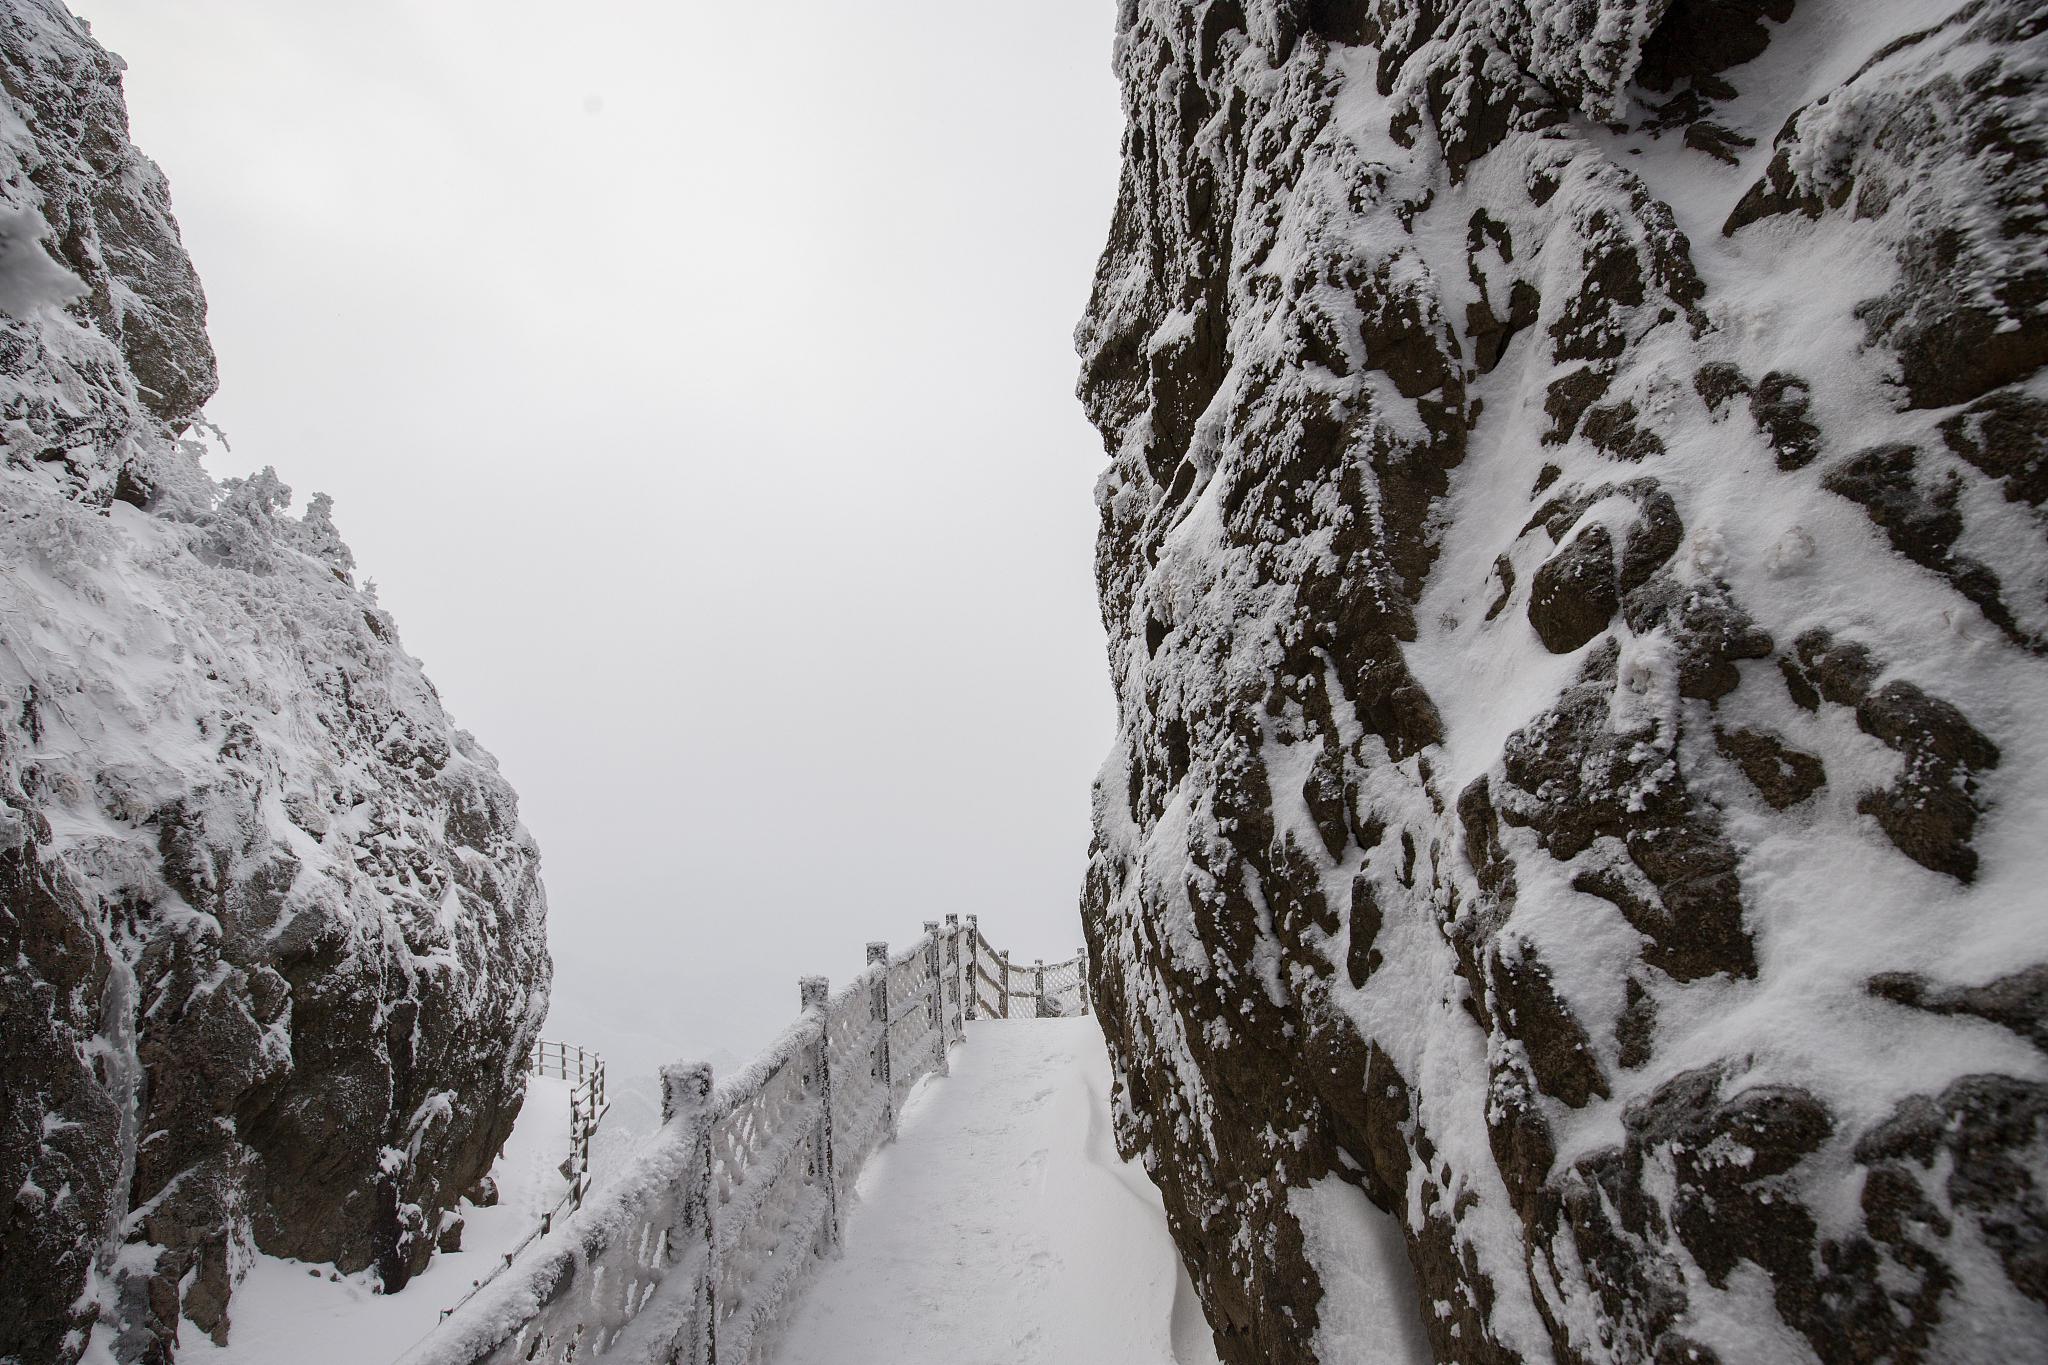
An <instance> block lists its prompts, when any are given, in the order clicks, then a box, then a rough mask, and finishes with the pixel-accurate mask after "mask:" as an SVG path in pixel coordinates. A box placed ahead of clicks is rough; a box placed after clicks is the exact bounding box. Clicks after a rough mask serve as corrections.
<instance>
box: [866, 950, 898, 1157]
mask: <svg viewBox="0 0 2048 1365" xmlns="http://www.w3.org/2000/svg"><path fill="white" fill-rule="evenodd" d="M868 966H869V967H880V968H881V969H882V970H880V971H879V972H876V973H875V983H874V986H873V988H872V999H873V1001H874V1011H875V1021H876V1022H877V1023H879V1024H880V1025H881V1026H882V1030H881V1036H880V1037H879V1038H877V1039H876V1040H875V1079H877V1080H879V1081H880V1082H881V1083H882V1124H883V1128H882V1131H883V1132H885V1133H887V1134H888V1135H889V1136H890V1137H895V1136H896V1083H895V1080H894V1079H893V1078H892V1077H891V1075H890V1073H889V1034H890V1033H891V1032H892V1030H891V1029H890V1027H889V945H888V944H887V943H884V942H881V941H879V940H877V941H876V942H874V943H870V944H869V945H868Z"/></svg>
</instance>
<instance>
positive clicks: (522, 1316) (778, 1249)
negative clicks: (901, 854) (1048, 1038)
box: [401, 915, 1088, 1365]
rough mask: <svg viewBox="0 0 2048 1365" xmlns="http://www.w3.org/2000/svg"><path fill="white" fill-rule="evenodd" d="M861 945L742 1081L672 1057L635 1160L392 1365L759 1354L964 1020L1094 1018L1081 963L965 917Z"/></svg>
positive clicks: (832, 1246) (662, 1361) (726, 1358)
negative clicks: (838, 981) (909, 937)
mask: <svg viewBox="0 0 2048 1365" xmlns="http://www.w3.org/2000/svg"><path fill="white" fill-rule="evenodd" d="M867 951H868V965H867V968H866V970H865V971H863V972H862V973H861V974H860V975H859V976H857V977H855V978H854V979H853V981H852V982H850V983H849V984H847V985H846V986H843V987H841V988H840V990H839V991H838V992H837V993H832V992H831V991H830V990H829V989H828V986H827V983H826V981H825V978H823V977H815V976H814V977H805V978H804V979H803V981H802V983H801V999H802V1004H803V1011H802V1013H801V1014H799V1015H798V1016H797V1019H796V1022H795V1023H794V1024H792V1025H791V1026H790V1027H789V1028H788V1029H787V1030H785V1031H784V1033H783V1034H782V1036H781V1037H780V1038H778V1039H777V1040H776V1041H775V1042H774V1043H773V1044H772V1045H771V1046H770V1047H769V1048H768V1050H767V1051H766V1052H764V1053H762V1054H761V1055H760V1056H759V1057H757V1058H755V1059H754V1061H753V1062H751V1063H750V1064H749V1065H747V1066H746V1067H745V1068H743V1069H742V1070H741V1071H740V1072H739V1073H738V1074H737V1075H734V1076H729V1077H727V1078H726V1079H724V1080H723V1081H720V1082H718V1083H717V1084H716V1085H714V1084H713V1080H712V1074H711V1068H710V1067H709V1066H706V1065H703V1064H701V1063H687V1064H685V1063H679V1064H677V1065H674V1066H668V1067H664V1068H663V1069H662V1076H661V1085H662V1126H661V1128H660V1130H659V1131H658V1132H657V1133H656V1134H655V1135H654V1136H653V1137H652V1138H651V1139H649V1141H648V1143H647V1144H646V1146H645V1147H643V1148H642V1149H641V1152H640V1154H639V1155H638V1157H637V1158H636V1159H635V1160H634V1161H633V1163H632V1164H631V1165H630V1166H628V1167H627V1168H626V1169H625V1170H624V1171H623V1172H622V1173H621V1174H620V1175H619V1177H618V1178H617V1179H616V1180H614V1181H612V1182H611V1183H610V1184H608V1185H607V1186H605V1188H604V1189H602V1190H600V1191H599V1192H597V1193H596V1194H595V1195H594V1196H592V1197H590V1198H589V1199H588V1200H587V1201H586V1202H585V1203H584V1205H583V1207H582V1208H581V1209H579V1210H578V1211H577V1212H576V1213H575V1214H573V1215H572V1216H571V1217H570V1218H569V1219H568V1220H567V1221H566V1222H564V1223H563V1224H562V1225H561V1226H560V1227H559V1229H558V1230H557V1231H556V1232H555V1233H554V1234H552V1235H550V1236H548V1237H546V1238H543V1239H542V1240H541V1242H540V1244H539V1245H538V1246H537V1247H535V1248H534V1250H533V1252H532V1253H531V1254H530V1255H528V1256H527V1257H526V1258H525V1259H524V1260H523V1261H522V1262H520V1263H519V1264H518V1265H517V1266H515V1267H514V1268H512V1269H511V1270H508V1271H507V1272H505V1273H504V1274H503V1275H501V1276H499V1277H498V1278H497V1279H496V1280H494V1281H490V1282H488V1283H486V1284H485V1285H484V1286H483V1288H482V1289H481V1290H480V1291H479V1292H478V1293H477V1294H476V1295H475V1296H474V1297H472V1298H471V1299H469V1300H468V1301H467V1302H466V1303H464V1304H463V1305H462V1306H461V1307H459V1308H458V1309H457V1310H456V1311H455V1312H454V1313H452V1314H451V1315H450V1316H449V1317H448V1318H447V1320H446V1321H444V1322H443V1323H442V1324H441V1326H440V1327H439V1328H437V1329H436V1330H435V1331H434V1332H433V1333H432V1334H431V1335H429V1336H428V1337H427V1338H426V1340H424V1341H423V1342H421V1343H420V1344H419V1345H418V1346H416V1347H415V1348H414V1349H413V1350H412V1351H411V1352H409V1353H408V1354H407V1355H406V1356H405V1358H404V1360H403V1361H402V1362H401V1365H500V1363H501V1362H512V1361H522V1362H524V1361H544V1362H557V1363H562V1362H569V1361H581V1360H588V1359H590V1358H592V1357H596V1356H604V1357H607V1358H609V1359H612V1360H616V1361H619V1362H622V1365H623V1363H624V1362H632V1363H633V1365H643V1363H644V1365H712V1362H718V1363H719V1365H749V1363H750V1362H758V1361H760V1360H762V1359H764V1358H765V1357H766V1355H767V1352H768V1350H769V1348H770V1345H771V1343H772V1340H773V1338H774V1335H775V1330H776V1328H777V1327H778V1326H779V1325H780V1323H781V1322H782V1321H783V1320H784V1319H785V1318H786V1317H787V1316H788V1310H789V1306H790V1304H791V1303H792V1301H793V1300H794V1298H795V1296H796V1295H797V1294H798V1293H799V1292H800V1291H801V1290H802V1288H803V1286H804V1284H805V1283H806V1282H807V1281H808V1280H809V1278H810V1276H811V1274H812V1273H813V1272H814V1270H815V1269H816V1267H817V1264H818V1262H819V1260H820V1259H821V1258H822V1257H824V1256H827V1255H830V1254H832V1253H833V1252H834V1251H835V1250H836V1249H837V1247H838V1245H839V1232H840V1219H841V1216H842V1207H841V1197H840V1195H841V1191H844V1190H850V1189H851V1188H852V1187H853V1181H854V1178H855V1176H857V1175H858V1174H859V1172H860V1168H861V1167H862V1165H864V1164H865V1163H866V1161H867V1159H868V1158H869V1157H870V1156H872V1155H873V1154H874V1152H875V1150H876V1149H877V1148H878V1147H880V1146H881V1145H882V1144H883V1143H884V1142H886V1141H888V1140H889V1139H890V1138H891V1137H893V1136H894V1135H895V1131H896V1118H897V1115H898V1113H899V1112H900V1111H901V1108H902V1104H903V1101H904V1099H905V1098H907V1097H908V1095H909V1093H910V1089H911V1087H912V1086H914V1085H916V1084H917V1082H918V1081H919V1080H921V1079H923V1078H924V1077H925V1076H927V1075H930V1074H932V1073H935V1072H936V1073H937V1074H940V1075H944V1074H945V1073H946V1070H947V1058H946V1054H947V1049H948V1048H949V1047H951V1046H953V1045H955V1044H958V1043H960V1042H962V1041H964V1040H965V1038H966V1032H967V1031H966V1021H967V1020H969V1019H973V1018H975V1017H976V1016H977V1014H986V1015H988V1016H990V1017H999V1018H1012V1017H1031V1018H1044V1017H1048V1016H1052V1015H1061V1014H1076V1013H1085V1012H1086V1011H1087V1009H1088V994H1087V974H1086V971H1085V966H1086V962H1085V957H1083V956H1078V955H1077V956H1076V957H1074V958H1072V959H1068V960H1066V961H1063V962H1055V963H1046V962H1043V961H1039V962H1034V963H1032V964H1030V965H1029V966H1019V965H1013V964H1012V963H1011V962H1010V959H1009V955H1008V954H1007V953H998V952H996V951H995V950H994V949H993V948H992V947H990V946H989V944H988V941H987V940H986V939H984V938H983V937H982V936H981V930H980V927H979V926H978V925H977V923H976V922H975V917H974V916H972V915H969V916H968V917H967V923H966V925H965V926H962V925H961V924H960V922H959V917H958V916H956V915H948V916H947V917H946V923H945V925H944V927H943V928H942V927H941V926H940V925H939V923H938V922H937V921H936V920H934V921H928V922H927V923H926V924H925V932H924V936H923V937H922V938H920V939H919V940H918V941H917V943H916V944H915V945H913V946H912V947H911V948H910V949H909V950H907V951H905V952H902V953H899V954H897V955H895V956H893V957H892V956H890V954H889V948H888V945H887V944H885V943H870V944H868V949H867ZM1026 1002H1028V1003H1026Z"/></svg>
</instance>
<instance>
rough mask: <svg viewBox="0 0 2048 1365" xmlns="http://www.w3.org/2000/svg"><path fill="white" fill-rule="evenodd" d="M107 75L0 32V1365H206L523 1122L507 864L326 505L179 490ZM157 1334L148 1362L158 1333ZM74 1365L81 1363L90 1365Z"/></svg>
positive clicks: (522, 943) (370, 1258)
mask: <svg viewBox="0 0 2048 1365" xmlns="http://www.w3.org/2000/svg"><path fill="white" fill-rule="evenodd" d="M119 69H120V68H119V63H118V62H117V61H116V60H115V59H114V58H112V57H110V56H109V55H108V54H107V53H105V52H104V51H102V50H101V49H100V48H99V47H98V46H97V45H96V44H95V43H93V42H92V40H91V39H90V37H89V36H88V35H87V34H86V33H85V31H84V30H83V28H82V27H81V26H80V25H79V24H78V23H77V22H76V21H75V20H74V19H72V17H71V16H70V15H68V14H67V13H66V12H65V11H64V10H63V9H62V8H61V7H60V6H58V5H57V4H55V3H54V0H16V2H15V3H10V4H8V5H6V6H4V7H0V87H4V91H5V96H6V98H5V101H4V103H0V453H4V467H0V1034H4V1036H5V1038H6V1050H7V1062H6V1065H5V1069H4V1071H0V1198H4V1199H5V1200H6V1201H7V1206H6V1213H5V1222H4V1226H0V1359H4V1360H18V1361H23V1362H45V1361H59V1360H62V1361H68V1360H72V1359H75V1358H77V1357H78V1355H79V1354H80V1352H81V1351H83V1350H85V1349H87V1347H88V1345H89V1344H91V1345H92V1346H93V1348H94V1349H95V1350H96V1351H97V1350H98V1349H100V1348H104V1349H105V1350H108V1351H111V1352H112V1354H113V1356H114V1357H115V1358H117V1359H121V1360H165V1359H168V1358H169V1356H170V1354H171V1352H172V1351H173V1349H174V1348H175V1345H176V1342H177V1341H178V1339H179V1337H180V1334H181V1332H182V1333H183V1334H187V1335H188V1337H189V1334H190V1333H192V1332H193V1331H195V1330H197V1331H199V1332H204V1333H208V1334H211V1335H213V1336H215V1337H216V1338H224V1337H225V1336H226V1335H227V1334H228V1332H229V1330H230V1325H231V1318H230V1297H231V1294H232V1290H233V1286H234V1283H235V1281H236V1279H237V1277H238V1275H239V1273H240V1271H241V1269H242V1267H244V1266H245V1265H246V1264H247V1262H248V1258H249V1256H250V1254H251V1250H252V1248H260V1249H262V1250H264V1251H267V1252H272V1253H276V1254H279V1255H286V1256H294V1257H301V1258H304V1259H307V1260H312V1261H333V1262H335V1263H336V1264H338V1265H340V1266H341V1267H342V1268H344V1269H347V1270H355V1269H361V1268H363V1267H365V1266H369V1265H376V1266H378V1267H379V1268H380V1270H381V1272H382V1274H383V1277H384V1281H385V1283H386V1284H387V1285H389V1286H392V1287H397V1286H400V1285H402V1284H403V1282H404V1280H405V1279H406V1277H407V1276H408V1275H409V1274H411V1273H413V1272H414V1271H416V1270H417V1269H418V1268H419V1267H420V1266H421V1265H423V1264H424V1263H425V1260H426V1258H427V1257H428V1256H429V1255H430V1254H431V1251H432V1247H433V1243H434V1240H435V1238H436V1236H437V1235H438V1234H439V1233H440V1232H441V1222H442V1215H443V1212H444V1211H445V1210H447V1209H448V1208H449V1207H450V1206H451V1205H452V1204H453V1203H454V1202H455V1200H456V1199H457V1197H458V1195H459V1193H460V1192H461V1191H462V1190H463V1189H464V1188H465V1187H467V1186H469V1185H470V1184H471V1183H472V1182H473V1181H475V1180H476V1179H477V1178H478V1177H479V1176H481V1175H482V1174H483V1172H484V1171H485V1169H486V1168H487V1167H488V1165H489V1162H490V1160H491V1158H492V1156H493V1154H494V1153H495V1151H496V1149H497V1148H498V1146H499V1145H500V1144H501V1143H502V1142H503V1139H504V1137H505V1134H506V1133H507V1132H508V1131H509V1130H510V1127H511V1123H512V1119H513V1117H514V1115H515V1114H516V1112H517V1110H518V1107H519V1103H520V1100H521V1097H522V1095H523V1092H524V1077H523V1065H522V1063H523V1058H524V1054H525V1050H526V1048H527V1045H528V1043H529V1042H530V1040H531V1038H532V1036H533V1034H534V1031H535V1030H536V1028H537V1027H538V1024H539V1021H540V1018H541V1016H542V1014H543V1013H544V1010H545V1001H546V994H547V986H548V975H549V966H548V960H547V955H546V950H545V946H544V940H543V932H542V930H543V919H544V914H545V909H544V902H543V899H542V895H541V889H540V885H539V881H538V855H537V853H536V852H535V849H534V847H533V844H532V842H531V840H530V839H529V838H528V837H527V835H526V833H525V831H524V830H523V829H522V828H521V827H520V825H519V822H518V817H517V811H516V806H515V802H514V798H513V794H512V792H511V790H510V789H509V788H508V787H507V786H506V784H505V782H504V781H503V780H502V779H501V778H500V777H499V776H498V774H497V771H496V769H495V766H494V765H493V763H492V761H491V759H490V757H489V756H488V755H487V754H485V753H484V752H483V751H482V750H481V749H480V748H478V747H477V745H476V744H475V742H474V741H473V740H472V739H471V738H470V737H469V736H468V735H466V734H464V733H462V732H461V731H458V730H456V729H454V728H453V727H452V726H451V724H450V723H449V721H448V718H447V716H446V715H445V714H444V713H443V711H442V710H441V707H440V704H439V701H438V699H437V698H436V697H435V695H434V692H433V689H432V687H431V686H430V685H429V684H428V683H427V681H426V679H425V678H424V677H423V676H422V675H421V673H420V670H419V666H418V664H417V663H416V662H415V661H413V660H412V659H411V658H409V657H408V656H407V655H406V654H405V653H404V652H403V651H402V650H401V649H400V648H399V646H398V642H397V638H396V635H395V634H394V631H393V627H392V623H391V620H390V618H389V617H388V616H387V615H386V614H385V613H384V612H383V611H381V610H380V609H379V608H378V607H377V605H376V602H375V600H374V598H373V597H371V596H370V595H368V594H366V593H365V592H363V591H361V590H359V589H358V588H356V587H355V586H354V584H353V580H352V576H351V561H350V558H349V554H348V551H347V549H346V548H345V547H344V546H343V545H342V543H341V541H340V539H339V538H338V537H337V536H336V534H335V532H334V527H333V524H332V522H331V521H330V520H329V516H328V508H327V503H326V500H325V499H323V498H315V499H314V500H313V501H312V503H311V504H310V505H309V508H308V510H307V512H306V513H305V515H304V516H303V517H298V518H294V517H291V516H289V515H287V514H286V513H285V511H284V510H283V508H284V507H285V506H286V505H287V503H288V502H289V492H288V490H286V489H284V488H283V487H282V486H280V485H279V484H278V482H277V481H276V479H275V478H274V477H271V476H269V475H267V474H266V475H264V476H259V477H256V478H253V479H248V480H242V481H230V482H229V483H227V484H222V485H216V484H215V483H213V482H212V481H211V480H210V479H208V478H207V476H206V475H205V474H204V473H203V472H202V471H201V469H200V467H199V463H198V458H197V450H198V447H197V445H196V444H195V443H192V442H189V441H186V440H184V439H181V438H182V436H183V434H184V433H185V431H186V430H187V429H188V427H189V426H190V424H191V423H192V422H193V420H194V419H195V417H196V415H197V413H198V409H199V407H200V405H201V404H202V403H203V402H204V401H205V400H206V399H207V397H208V396H209V395H210V394H211V393H212V392H213V389H214V384H215V378H214V362H213V355H212V352H211V350H210V349H209V347H208V344H207V340H206V334H205V303H204V299H203V297H202V295H201V292H200V288H199V283H198V280H197V278H196V276H195V275H194V273H193V270H192V267H191V263H190V262H189V261H188V260H187V258H186V256H185V254H184V251H183V249H182V247H181V246H180V244H179V239H178V232H177V228H176V226H175V224H174V223H173V221H172V219H171V216H170V205H169V196H168V193H167V191H166V188H165V185H164V180H163V177H162V175H161V174H160V173H159V172H158V171H157V169H156V167H155V166H154V165H152V164H151V163H150V162H149V161H148V160H147V159H145V158H144V157H143V156H141V155H140V154H139V153H138V152H137V151H136V150H135V149H134V148H133V147H132V146H130V144H129V142H128V137H127V125H126V116H125V113H124V110H123V105H122V99H121V92H120V81H119ZM181 1322H182V1326H181ZM98 1358H105V1357H104V1356H100V1357H98Z"/></svg>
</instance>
